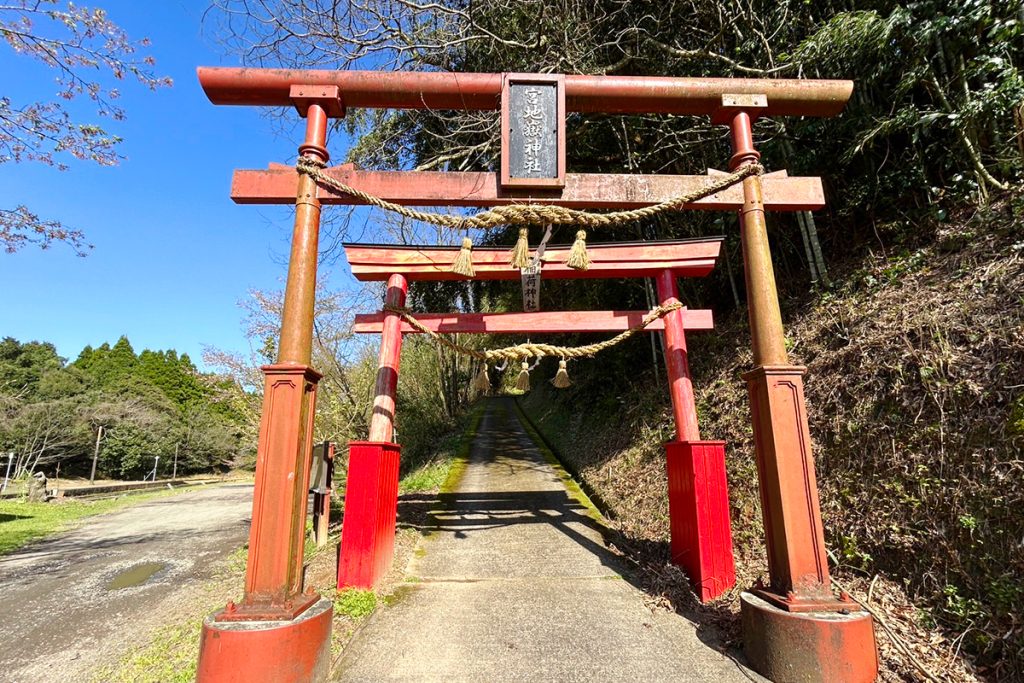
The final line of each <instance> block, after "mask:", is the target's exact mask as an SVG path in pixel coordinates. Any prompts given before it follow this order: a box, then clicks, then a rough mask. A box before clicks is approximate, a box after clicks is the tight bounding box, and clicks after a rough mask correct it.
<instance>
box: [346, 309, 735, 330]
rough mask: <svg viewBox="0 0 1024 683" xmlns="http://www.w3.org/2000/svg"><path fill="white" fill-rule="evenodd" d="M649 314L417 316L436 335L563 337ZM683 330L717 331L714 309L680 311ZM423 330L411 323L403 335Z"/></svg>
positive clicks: (378, 319) (660, 325)
mask: <svg viewBox="0 0 1024 683" xmlns="http://www.w3.org/2000/svg"><path fill="white" fill-rule="evenodd" d="M645 315H647V311H540V312H537V313H417V314H416V319H417V320H419V321H420V322H421V323H423V324H424V325H426V326H427V327H428V328H430V329H431V330H434V331H435V332H442V333H453V332H464V333H467V334H527V333H529V334H543V333H547V334H559V333H572V332H622V331H624V330H627V329H629V328H630V327H633V326H634V325H639V324H640V321H641V320H642V319H643V317H644V316H645ZM679 315H680V316H681V317H682V320H683V327H684V329H686V330H689V331H691V332H706V331H709V330H713V329H715V322H714V316H713V314H712V312H711V311H710V310H706V309H700V310H689V309H684V310H682V311H680V312H679ZM385 317H386V314H384V313H358V314H356V318H355V324H354V325H353V326H352V331H353V332H355V333H357V334H374V333H379V332H381V331H382V330H383V329H384V319H385ZM664 328H665V323H664V321H663V320H655V321H654V322H653V323H651V324H650V325H648V326H647V327H646V328H645V329H646V330H647V331H648V332H655V331H657V330H662V329H664ZM418 332H419V331H418V330H416V329H415V328H414V327H413V326H412V325H410V324H409V323H407V322H403V323H402V334H416V333H418Z"/></svg>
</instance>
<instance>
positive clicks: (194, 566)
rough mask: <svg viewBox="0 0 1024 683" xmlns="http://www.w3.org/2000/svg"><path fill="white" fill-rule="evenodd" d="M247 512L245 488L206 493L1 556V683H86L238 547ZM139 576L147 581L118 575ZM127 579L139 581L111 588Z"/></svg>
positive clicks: (163, 501) (121, 514)
mask: <svg viewBox="0 0 1024 683" xmlns="http://www.w3.org/2000/svg"><path fill="white" fill-rule="evenodd" d="M251 512H252V485H251V484H229V485H225V486H211V487H209V488H204V489H201V490H196V491H188V492H185V493H180V494H177V495H174V496H169V497H166V498H157V499H155V500H151V501H147V502H144V503H140V504H138V505H134V506H132V507H129V508H125V509H123V510H119V511H117V512H113V513H110V514H106V515H100V516H98V517H95V518H93V519H90V520H88V521H87V522H86V523H85V524H83V525H82V526H80V527H79V528H77V529H75V530H74V531H71V532H68V533H65V534H60V535H58V536H54V537H52V538H49V539H46V540H43V541H41V542H38V543H34V544H32V545H30V546H27V547H26V548H23V549H21V550H19V551H16V552H15V553H13V554H10V555H4V556H0V614H2V615H3V616H2V617H0V620H2V621H0V632H2V633H3V638H2V642H0V681H18V682H21V683H29V682H32V683H34V682H35V681H61V682H67V683H70V682H71V681H75V682H77V681H87V680H88V672H89V671H90V669H92V668H93V667H94V666H96V665H97V664H100V663H103V662H105V661H108V660H109V659H110V658H113V657H116V656H118V655H119V654H120V652H121V650H122V648H123V647H124V646H125V645H126V644H127V643H130V642H132V640H133V639H136V638H138V637H139V636H140V635H142V634H144V633H145V631H146V630H147V628H152V627H154V626H156V625H158V624H160V623H162V622H163V621H164V620H165V618H166V614H167V609H169V608H170V607H171V605H172V604H173V603H174V601H175V600H177V599H188V596H189V588H191V587H197V586H200V585H202V584H203V583H204V582H205V581H206V580H207V579H208V578H210V576H211V575H212V572H211V565H213V563H215V562H216V561H217V560H219V559H221V558H223V557H225V556H226V555H228V554H229V553H231V552H232V551H234V550H235V549H237V548H239V547H240V546H241V545H242V544H243V543H244V542H245V539H246V537H247V534H248V528H249V516H250V514H251ZM147 565H148V566H147ZM140 567H142V568H143V569H145V570H147V571H148V570H155V571H154V572H153V573H152V574H151V575H150V576H148V577H146V578H143V577H144V575H145V574H146V573H147V572H146V571H143V572H142V573H141V574H137V575H136V576H134V577H133V576H132V575H131V574H126V572H131V570H133V569H136V570H138V569H139V568H140ZM133 578H134V579H140V578H143V580H142V582H141V583H140V584H138V585H127V586H124V587H121V588H118V587H112V585H111V584H112V582H114V581H116V580H118V579H120V580H121V581H125V580H126V579H127V580H129V581H130V580H131V579H133ZM114 585H115V586H116V585H117V584H114Z"/></svg>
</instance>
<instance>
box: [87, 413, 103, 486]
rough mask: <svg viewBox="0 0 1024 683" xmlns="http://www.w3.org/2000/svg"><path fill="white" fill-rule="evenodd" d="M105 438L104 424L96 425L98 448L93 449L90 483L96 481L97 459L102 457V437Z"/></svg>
mask: <svg viewBox="0 0 1024 683" xmlns="http://www.w3.org/2000/svg"><path fill="white" fill-rule="evenodd" d="M102 438H103V425H99V426H97V427H96V448H94V449H93V451H92V472H91V473H90V474H89V483H90V484H92V483H93V482H94V481H96V461H97V460H99V458H100V439H102Z"/></svg>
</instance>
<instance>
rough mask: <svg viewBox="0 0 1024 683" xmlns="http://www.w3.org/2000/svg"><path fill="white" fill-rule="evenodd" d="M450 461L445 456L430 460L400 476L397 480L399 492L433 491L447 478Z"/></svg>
mask: <svg viewBox="0 0 1024 683" xmlns="http://www.w3.org/2000/svg"><path fill="white" fill-rule="evenodd" d="M451 469H452V461H451V460H450V459H447V458H442V459H438V460H432V461H431V462H428V463H427V464H425V465H423V466H421V467H419V468H417V469H415V470H413V471H412V472H410V473H409V474H407V475H405V476H404V477H402V480H401V481H400V482H398V492H399V493H420V492H422V491H435V490H437V489H439V488H440V487H441V485H442V484H444V482H445V480H446V479H448V473H449V472H450V471H451Z"/></svg>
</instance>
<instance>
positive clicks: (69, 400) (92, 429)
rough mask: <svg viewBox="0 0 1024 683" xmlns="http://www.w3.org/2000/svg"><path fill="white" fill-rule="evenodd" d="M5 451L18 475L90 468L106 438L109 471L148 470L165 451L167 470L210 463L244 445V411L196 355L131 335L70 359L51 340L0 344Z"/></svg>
mask: <svg viewBox="0 0 1024 683" xmlns="http://www.w3.org/2000/svg"><path fill="white" fill-rule="evenodd" d="M0 376H2V377H4V378H5V379H4V380H3V382H4V384H3V385H2V386H0V451H2V452H14V453H15V468H14V473H15V474H16V475H17V476H22V475H24V474H26V473H30V472H33V471H36V470H38V469H43V470H46V471H48V472H50V473H51V475H52V473H53V471H54V469H55V467H56V465H57V464H58V463H66V466H65V467H64V469H63V472H64V473H66V474H68V473H71V474H73V473H75V471H77V472H78V473H79V474H88V467H89V463H90V462H91V459H92V455H93V452H94V449H95V445H96V440H97V437H99V439H100V447H101V448H100V459H99V464H100V471H99V474H100V476H114V477H140V476H143V475H145V474H148V473H150V472H151V471H152V468H153V466H154V462H155V459H156V456H159V457H160V470H159V474H160V475H161V476H169V475H170V474H171V471H172V470H173V464H172V463H173V460H174V457H175V452H176V451H177V456H178V467H177V472H178V474H179V475H180V474H187V473H189V472H197V471H209V470H210V469H211V468H213V467H219V466H223V465H227V464H230V463H232V462H234V461H235V460H236V459H237V458H238V456H239V454H240V453H241V452H243V451H244V449H245V444H244V443H243V442H242V441H241V429H240V422H241V418H240V416H239V415H238V414H237V412H236V411H235V410H234V409H233V408H232V407H231V406H230V405H225V404H224V402H223V401H222V400H221V398H220V395H219V393H218V390H217V380H216V378H213V377H210V376H203V375H201V374H200V373H199V372H198V371H197V370H196V367H195V365H193V364H192V361H191V360H190V359H189V357H188V356H187V355H182V356H180V357H179V356H178V354H177V353H176V352H175V351H173V350H171V351H150V350H144V351H142V353H141V354H138V355H136V353H135V350H134V349H133V348H132V345H131V342H130V341H129V340H128V338H127V337H123V336H122V337H121V338H120V339H118V340H117V342H116V343H115V344H114V345H113V346H110V345H109V344H106V343H105V344H102V345H101V346H99V347H97V348H92V347H90V346H87V347H85V348H84V349H83V350H82V352H81V354H79V356H78V359H77V360H75V362H74V363H71V364H66V362H65V360H64V359H63V358H60V357H59V356H58V355H57V353H56V350H55V348H54V347H53V345H52V344H48V343H39V342H27V343H21V342H18V341H17V340H15V339H12V338H6V339H4V340H3V341H2V342H0Z"/></svg>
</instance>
